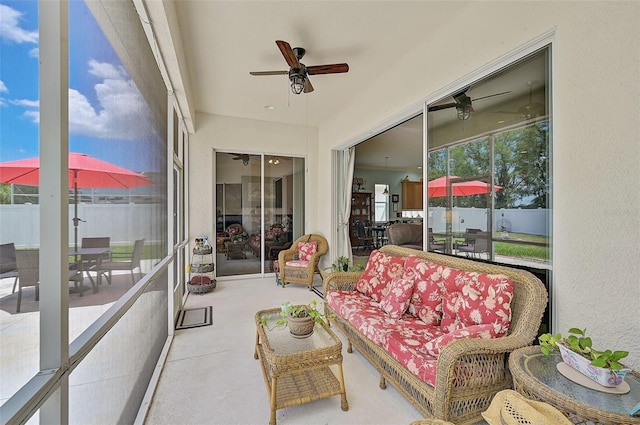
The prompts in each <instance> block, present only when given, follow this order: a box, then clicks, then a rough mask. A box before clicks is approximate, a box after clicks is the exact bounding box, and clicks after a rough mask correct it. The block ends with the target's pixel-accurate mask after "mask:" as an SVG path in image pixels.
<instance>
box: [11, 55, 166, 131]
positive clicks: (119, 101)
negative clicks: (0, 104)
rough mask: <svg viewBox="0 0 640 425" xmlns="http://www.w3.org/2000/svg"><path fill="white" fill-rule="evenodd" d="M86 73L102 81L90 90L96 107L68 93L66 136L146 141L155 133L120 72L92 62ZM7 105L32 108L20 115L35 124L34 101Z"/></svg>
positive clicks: (138, 98)
mask: <svg viewBox="0 0 640 425" xmlns="http://www.w3.org/2000/svg"><path fill="white" fill-rule="evenodd" d="M89 72H90V73H91V74H93V75H95V76H101V77H102V78H104V80H103V81H102V82H100V83H98V84H96V85H95V86H94V89H95V92H96V98H97V102H98V105H96V106H95V107H94V105H92V104H91V102H90V101H89V99H88V98H87V97H86V96H85V95H84V94H82V93H81V92H79V91H78V90H76V89H69V133H70V134H76V135H83V136H90V137H97V138H101V139H125V140H132V139H139V138H143V137H148V135H149V133H151V132H154V131H155V130H154V129H153V124H152V120H151V118H150V113H149V111H148V108H147V106H146V104H145V102H144V99H143V97H142V94H140V91H139V90H138V88H137V87H136V85H135V84H134V83H133V80H131V79H129V78H127V75H126V73H124V71H123V70H122V69H118V68H117V67H115V66H113V65H111V64H108V63H100V62H97V61H93V60H92V61H90V62H89ZM105 77H112V78H105ZM11 103H13V104H15V105H19V106H23V107H25V108H36V110H29V111H26V112H25V113H24V115H25V116H26V117H28V118H29V119H31V120H33V121H34V122H36V123H37V122H38V121H39V112H38V110H37V108H38V101H33V100H24V99H23V100H14V101H11Z"/></svg>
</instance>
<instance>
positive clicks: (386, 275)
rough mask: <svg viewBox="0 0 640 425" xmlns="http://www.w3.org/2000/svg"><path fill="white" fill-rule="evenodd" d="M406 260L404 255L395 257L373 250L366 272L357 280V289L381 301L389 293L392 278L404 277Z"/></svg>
mask: <svg viewBox="0 0 640 425" xmlns="http://www.w3.org/2000/svg"><path fill="white" fill-rule="evenodd" d="M404 260H405V259H404V258H403V257H395V256H392V255H387V254H383V253H382V252H380V251H378V250H373V251H372V252H371V256H369V261H367V266H366V268H365V270H364V273H362V276H361V277H360V279H358V282H356V290H357V291H359V292H361V293H363V294H365V295H367V296H369V297H371V298H372V299H373V300H374V301H376V302H380V301H381V300H382V297H383V296H384V295H385V294H386V293H387V290H388V288H387V287H388V286H389V284H390V283H391V280H392V279H393V278H394V277H402V269H403V265H404Z"/></svg>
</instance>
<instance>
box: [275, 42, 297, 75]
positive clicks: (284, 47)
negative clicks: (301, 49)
mask: <svg viewBox="0 0 640 425" xmlns="http://www.w3.org/2000/svg"><path fill="white" fill-rule="evenodd" d="M276 44H277V45H278V48H279V49H280V52H281V53H282V56H284V60H286V61H287V64H289V66H293V67H296V68H300V62H298V58H297V57H296V54H295V53H293V49H292V48H291V45H290V44H289V43H287V42H286V41H282V40H276Z"/></svg>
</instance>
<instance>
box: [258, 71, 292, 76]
mask: <svg viewBox="0 0 640 425" xmlns="http://www.w3.org/2000/svg"><path fill="white" fill-rule="evenodd" d="M288 73H289V71H251V72H249V74H251V75H283V74H288Z"/></svg>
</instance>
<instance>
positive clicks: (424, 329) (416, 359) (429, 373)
mask: <svg viewBox="0 0 640 425" xmlns="http://www.w3.org/2000/svg"><path fill="white" fill-rule="evenodd" d="M405 317H411V316H407V315H405ZM414 320H415V322H421V321H420V320H419V319H417V318H414ZM415 322H414V323H415ZM421 323H422V326H417V327H413V324H412V325H410V326H407V327H405V328H402V329H397V330H395V331H391V332H388V333H387V335H386V345H384V348H385V350H387V353H389V355H391V357H393V358H394V359H396V360H397V361H398V362H399V363H400V364H401V365H403V366H404V367H406V368H407V369H408V370H409V371H411V373H413V374H414V375H416V376H417V377H418V378H419V379H421V380H422V381H424V382H426V383H427V384H429V385H432V386H435V384H436V370H437V365H438V359H437V358H436V357H435V356H432V355H431V354H429V353H427V352H426V350H425V349H424V345H425V342H426V341H429V340H431V339H433V338H437V337H439V336H441V335H442V332H441V331H440V330H439V329H438V328H437V327H435V326H427V325H426V324H424V322H421Z"/></svg>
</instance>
